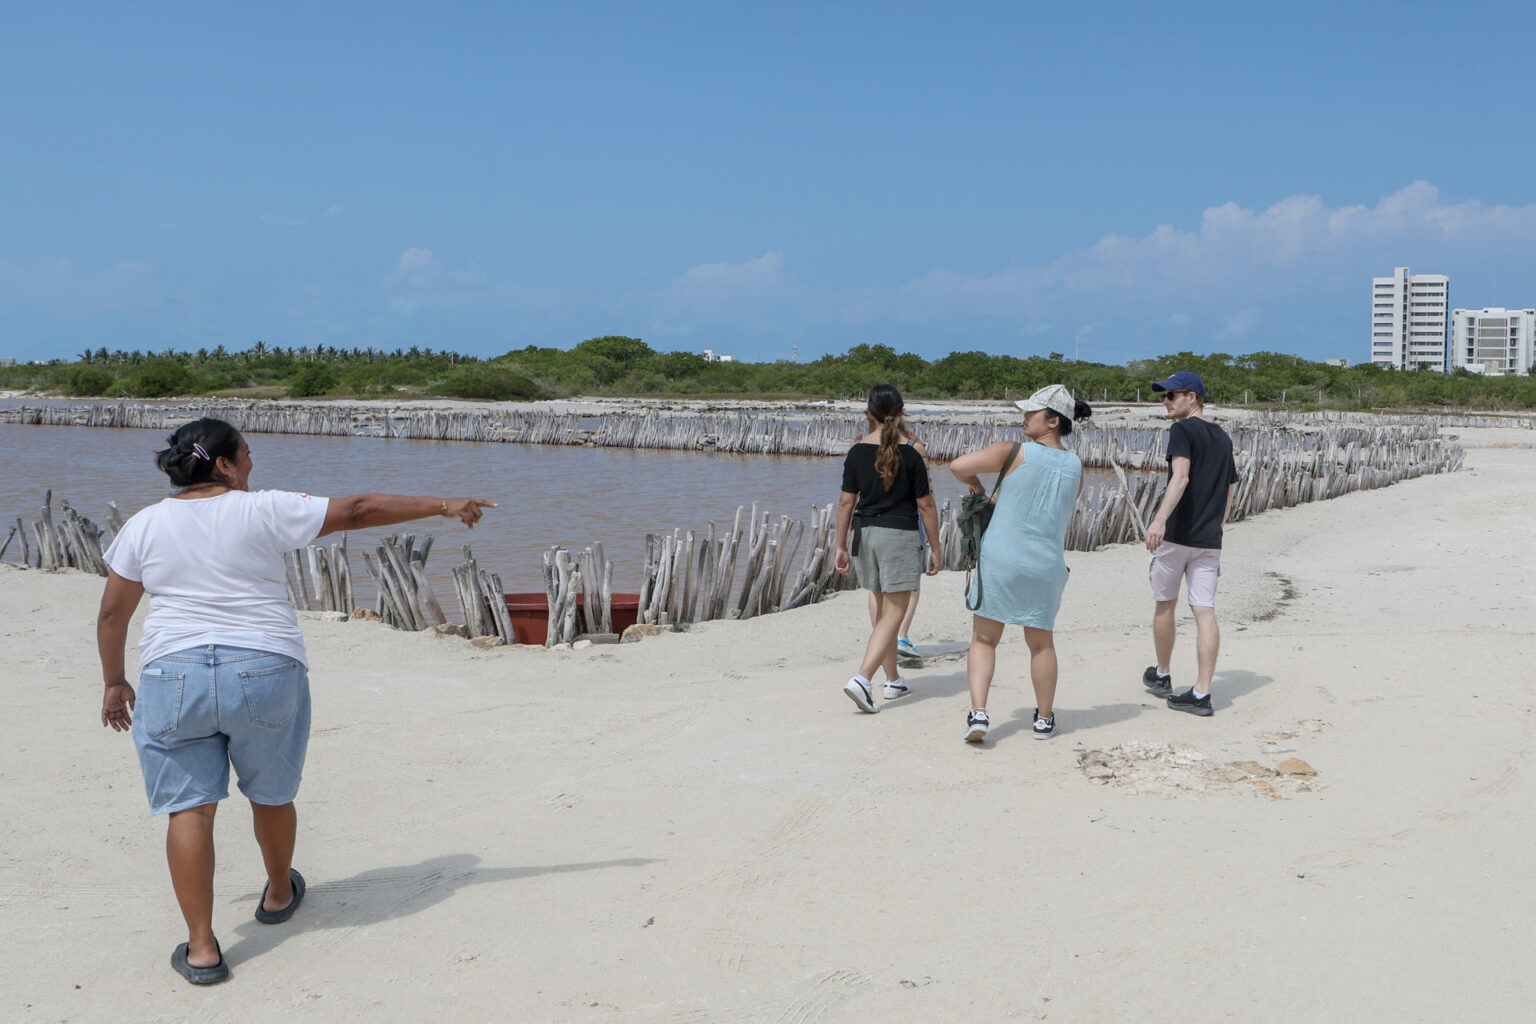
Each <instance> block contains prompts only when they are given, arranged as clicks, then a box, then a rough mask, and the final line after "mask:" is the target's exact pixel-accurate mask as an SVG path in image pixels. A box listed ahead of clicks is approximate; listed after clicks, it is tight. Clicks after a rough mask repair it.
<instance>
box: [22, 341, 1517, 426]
mask: <svg viewBox="0 0 1536 1024" xmlns="http://www.w3.org/2000/svg"><path fill="white" fill-rule="evenodd" d="M1176 369H1191V370H1195V371H1196V372H1198V373H1199V374H1200V375H1201V376H1202V377H1203V378H1204V379H1205V382H1206V387H1207V388H1208V390H1209V393H1210V398H1211V399H1212V400H1213V401H1216V402H1221V403H1228V404H1236V403H1244V404H1276V403H1283V404H1285V405H1288V406H1291V407H1300V408H1336V409H1364V408H1372V407H1406V406H1464V407H1476V408H1488V409H1530V408H1536V379H1533V378H1531V377H1527V376H1510V377H1481V376H1477V375H1475V374H1470V373H1467V372H1465V371H1458V372H1456V373H1453V374H1443V373H1436V372H1432V371H1428V370H1413V371H1401V372H1400V371H1392V370H1382V369H1380V368H1378V367H1375V366H1371V365H1368V364H1367V365H1361V366H1350V367H1341V366H1329V365H1326V364H1324V363H1314V362H1310V361H1308V360H1306V359H1302V358H1300V357H1297V356H1289V355H1283V354H1281V353H1277V352H1255V353H1252V354H1250V355H1243V356H1232V355H1226V354H1222V353H1216V354H1212V355H1194V354H1192V353H1189V352H1180V353H1176V354H1174V355H1167V356H1160V357H1158V358H1155V359H1144V360H1136V361H1134V362H1131V363H1128V364H1126V365H1124V366H1109V365H1105V364H1102V363H1087V362H1077V361H1073V360H1069V359H1066V358H1065V357H1063V356H1062V355H1061V354H1059V353H1052V354H1051V355H1050V356H1047V357H1044V358H1041V357H1030V358H1027V359H1019V358H1016V357H1014V356H1006V355H992V354H989V353H986V352H952V353H950V354H949V355H947V356H945V357H944V358H942V359H935V360H928V359H924V358H923V357H922V356H917V355H913V354H911V353H903V352H897V351H896V350H895V349H893V348H891V347H890V346H888V345H855V346H854V347H853V348H851V349H849V350H848V351H847V352H844V353H843V354H842V355H835V356H834V355H828V356H823V357H821V358H820V359H816V360H813V361H810V362H804V363H795V362H788V361H779V362H772V363H746V362H707V361H705V359H704V358H703V357H702V356H700V355H697V354H695V353H693V352H657V351H656V350H654V349H652V348H651V347H650V346H649V345H647V344H646V343H645V342H644V341H641V340H640V339H639V338H627V337H621V336H614V335H610V336H607V337H602V338H591V339H589V340H587V341H583V342H581V343H580V344H579V345H576V346H574V347H573V348H570V349H560V348H540V347H537V346H529V347H528V348H524V349H517V350H514V351H511V352H508V353H506V354H505V355H502V356H497V357H494V358H491V359H479V358H476V357H473V356H464V355H459V354H457V353H454V352H447V351H437V352H434V351H432V350H431V349H419V348H414V347H413V348H409V349H395V350H394V351H392V352H386V351H380V350H376V349H371V348H369V349H360V348H353V349H343V348H332V347H329V346H320V347H316V348H310V347H307V346H305V347H300V348H283V347H281V346H268V345H266V344H265V343H263V342H257V343H256V344H255V345H253V346H251V347H250V348H248V349H246V350H245V351H243V352H227V351H225V350H224V348H223V347H222V346H221V347H219V348H215V349H199V350H197V351H196V352H176V351H165V352H159V353H148V352H123V351H113V352H109V351H108V350H107V349H105V348H100V349H97V350H95V351H94V352H92V351H87V352H82V353H80V355H79V357H78V358H77V359H75V360H73V361H69V360H62V359H59V360H54V361H52V362H50V363H37V364H28V365H23V366H10V367H0V387H4V388H11V389H30V390H35V391H46V392H55V393H58V394H62V395H70V396H104V397H125V398H163V397H168V396H171V395H203V394H216V393H222V394H228V393H230V392H240V391H247V392H248V391H250V390H252V389H269V390H270V393H272V394H279V393H281V394H285V395H287V396H290V397H295V398H307V397H319V396H335V397H364V398H366V397H375V396H381V395H391V394H397V393H399V392H401V391H406V392H410V393H414V394H417V395H421V394H428V395H443V396H447V397H453V398H480V399H501V400H505V399H534V398H563V397H569V396H572V395H615V396H619V395H679V396H697V397H705V396H720V397H748V398H809V399H822V398H848V397H857V396H860V395H862V394H864V392H865V391H867V390H868V388H869V387H870V385H872V384H875V383H880V382H888V383H892V384H895V385H897V386H898V387H900V388H901V389H902V391H903V392H904V393H906V394H907V395H908V396H909V397H912V398H986V399H997V398H1005V397H1015V398H1017V397H1019V396H1020V395H1027V394H1029V393H1030V392H1031V391H1034V390H1035V389H1036V388H1038V387H1041V386H1043V385H1045V384H1052V383H1058V382H1060V383H1065V384H1066V385H1067V386H1068V387H1070V388H1071V389H1072V391H1073V392H1074V393H1076V394H1078V395H1081V396H1082V397H1084V398H1087V399H1088V400H1089V401H1105V400H1108V401H1130V400H1133V399H1136V398H1138V397H1139V398H1141V399H1143V400H1149V399H1151V398H1152V392H1151V390H1150V388H1149V386H1148V385H1149V384H1150V382H1151V381H1154V380H1158V379H1160V378H1162V377H1165V376H1167V375H1168V374H1169V373H1170V372H1172V371H1173V370H1176Z"/></svg>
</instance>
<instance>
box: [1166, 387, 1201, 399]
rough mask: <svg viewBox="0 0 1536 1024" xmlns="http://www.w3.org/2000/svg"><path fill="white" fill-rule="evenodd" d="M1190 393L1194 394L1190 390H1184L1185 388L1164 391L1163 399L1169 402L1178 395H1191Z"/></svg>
mask: <svg viewBox="0 0 1536 1024" xmlns="http://www.w3.org/2000/svg"><path fill="white" fill-rule="evenodd" d="M1191 394H1194V392H1192V391H1185V390H1182V389H1181V390H1178V391H1164V392H1163V401H1165V402H1171V401H1173V400H1174V399H1175V398H1178V397H1179V396H1180V395H1191Z"/></svg>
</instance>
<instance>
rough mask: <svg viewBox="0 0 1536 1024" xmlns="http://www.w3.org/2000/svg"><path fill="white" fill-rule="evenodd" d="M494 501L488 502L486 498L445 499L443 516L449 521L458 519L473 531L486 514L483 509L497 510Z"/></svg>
mask: <svg viewBox="0 0 1536 1024" xmlns="http://www.w3.org/2000/svg"><path fill="white" fill-rule="evenodd" d="M495 507H496V503H495V502H494V501H486V500H485V499H484V498H444V499H443V509H444V511H443V515H444V516H446V517H447V518H449V519H457V520H458V521H459V522H461V523H463V524H464V525H465V526H467V527H469V528H470V529H471V530H473V529H474V528H475V524H476V523H478V522H479V521H480V517H481V516H482V515H484V514H485V513H483V512H481V511H480V510H481V509H483V508H495Z"/></svg>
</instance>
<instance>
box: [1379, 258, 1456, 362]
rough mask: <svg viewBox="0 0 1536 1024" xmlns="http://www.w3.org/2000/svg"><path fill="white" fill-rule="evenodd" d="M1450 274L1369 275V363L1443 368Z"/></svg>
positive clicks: (1399, 271)
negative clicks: (1447, 275)
mask: <svg viewBox="0 0 1536 1024" xmlns="http://www.w3.org/2000/svg"><path fill="white" fill-rule="evenodd" d="M1450 295H1451V279H1450V278H1449V277H1446V276H1445V275H1444V274H1410V273H1409V272H1408V268H1407V267H1396V268H1394V269H1393V271H1392V276H1391V277H1373V278H1371V362H1373V363H1375V364H1376V365H1377V366H1387V367H1391V368H1392V369H1395V370H1411V369H1416V368H1423V369H1426V370H1439V371H1441V372H1442V373H1443V372H1445V369H1446V358H1445V356H1446V351H1445V350H1446V344H1445V339H1446V328H1447V327H1448V326H1449V322H1450V321H1449V316H1448V314H1449V312H1450V308H1451V306H1450Z"/></svg>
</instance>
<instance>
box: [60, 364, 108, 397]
mask: <svg viewBox="0 0 1536 1024" xmlns="http://www.w3.org/2000/svg"><path fill="white" fill-rule="evenodd" d="M116 381H117V375H116V374H114V373H113V372H112V371H111V370H108V369H107V368H106V367H103V366H71V367H70V368H69V372H68V373H66V374H65V375H64V390H65V392H67V393H68V394H71V395H104V394H106V393H107V389H108V388H110V387H111V386H112V385H113V384H114V383H115V382H116Z"/></svg>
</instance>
